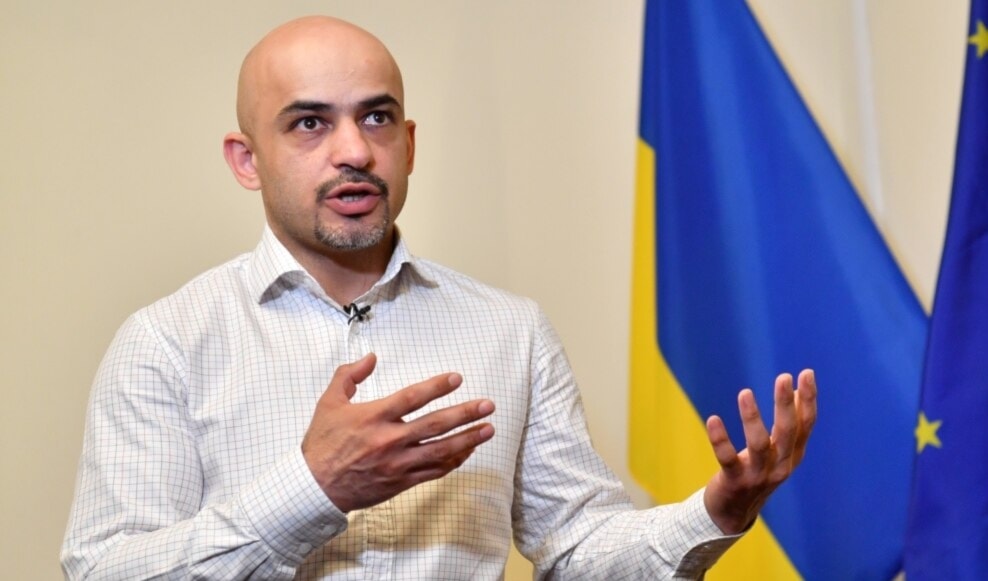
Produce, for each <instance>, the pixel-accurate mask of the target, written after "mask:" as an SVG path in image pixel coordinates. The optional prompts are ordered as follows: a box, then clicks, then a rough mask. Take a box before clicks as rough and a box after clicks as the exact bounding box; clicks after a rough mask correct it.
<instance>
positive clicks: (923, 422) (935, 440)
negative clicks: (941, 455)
mask: <svg viewBox="0 0 988 581" xmlns="http://www.w3.org/2000/svg"><path fill="white" fill-rule="evenodd" d="M942 423H943V420H937V421H935V422H931V421H930V420H928V419H926V414H924V413H923V412H919V423H918V424H916V430H915V432H913V433H915V434H916V453H917V454H918V453H920V452H922V451H923V448H925V447H926V446H927V445H929V446H933V447H934V448H939V447H940V438H939V436H937V430H939V429H940V424H942Z"/></svg>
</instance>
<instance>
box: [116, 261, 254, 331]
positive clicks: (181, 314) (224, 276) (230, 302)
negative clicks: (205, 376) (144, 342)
mask: <svg viewBox="0 0 988 581" xmlns="http://www.w3.org/2000/svg"><path fill="white" fill-rule="evenodd" d="M250 256H251V255H250V254H249V253H246V254H242V255H240V256H237V257H236V258H233V259H232V260H229V261H227V262H225V263H223V264H221V265H219V266H215V267H213V268H211V269H209V270H207V271H205V272H203V273H201V274H199V275H197V276H196V277H194V278H192V279H191V280H189V281H188V282H187V283H185V284H184V285H182V286H181V287H180V288H179V289H178V290H176V291H175V292H173V293H171V294H169V295H167V296H165V297H163V298H161V299H158V300H157V301H155V302H153V303H151V304H150V305H148V306H146V307H144V308H142V309H140V310H139V311H137V312H136V313H134V315H133V317H132V318H133V319H134V320H136V321H137V322H140V323H143V324H146V325H148V326H151V327H156V328H160V327H161V326H165V327H170V326H174V327H181V326H185V325H188V324H190V323H194V322H195V321H202V320H204V319H208V318H211V317H213V316H215V315H216V314H217V313H218V312H224V311H227V310H228V309H229V308H230V307H233V306H234V305H236V304H238V303H242V302H243V301H245V300H250V299H249V292H248V290H247V284H246V283H247V273H246V269H247V263H248V261H249V258H250Z"/></svg>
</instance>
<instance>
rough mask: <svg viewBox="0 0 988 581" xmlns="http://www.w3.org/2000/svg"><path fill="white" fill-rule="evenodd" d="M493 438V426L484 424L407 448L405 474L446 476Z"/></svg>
mask: <svg viewBox="0 0 988 581" xmlns="http://www.w3.org/2000/svg"><path fill="white" fill-rule="evenodd" d="M493 437H494V426H492V425H490V424H487V423H484V424H478V425H476V426H471V427H470V428H469V429H466V430H463V431H461V432H457V433H455V434H451V435H449V436H446V437H443V438H437V439H435V440H430V441H428V442H425V443H423V444H419V445H417V446H414V447H412V448H409V449H408V452H407V455H408V458H407V459H406V462H407V464H406V465H407V469H406V472H408V473H415V472H423V471H437V472H438V473H440V474H439V475H442V474H446V473H448V472H450V471H451V470H453V469H455V468H457V467H459V466H460V465H461V464H463V462H464V461H466V459H467V458H468V457H469V456H470V455H471V454H473V451H474V450H475V449H476V448H477V446H479V445H481V444H483V443H484V442H487V441H488V440H490V439H491V438H493ZM437 477H438V476H437Z"/></svg>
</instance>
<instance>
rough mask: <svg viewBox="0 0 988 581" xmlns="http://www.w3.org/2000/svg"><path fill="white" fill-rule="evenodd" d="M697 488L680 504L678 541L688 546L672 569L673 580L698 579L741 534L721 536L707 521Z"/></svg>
mask: <svg viewBox="0 0 988 581" xmlns="http://www.w3.org/2000/svg"><path fill="white" fill-rule="evenodd" d="M703 492H704V489H703V488H701V489H700V490H698V491H697V492H695V493H693V495H691V496H690V497H689V498H688V499H686V501H685V502H683V512H682V516H681V517H680V518H681V519H682V520H681V522H680V523H679V524H680V526H681V529H680V530H681V531H682V535H683V537H682V540H683V541H684V542H685V543H688V544H689V545H690V548H689V550H687V551H686V553H685V554H684V555H683V558H682V560H681V561H680V562H679V566H678V567H677V568H676V577H687V578H690V579H695V578H699V577H700V576H702V574H703V572H704V571H706V570H707V569H709V568H710V567H712V566H713V565H714V563H716V562H717V560H718V559H720V557H721V555H723V554H724V553H725V552H726V551H727V550H728V549H729V548H731V546H732V545H734V543H736V542H737V541H738V539H740V538H741V537H742V536H744V533H745V532H747V531H748V530H750V528H751V527H748V529H746V530H745V531H744V532H741V533H739V534H736V535H725V534H724V533H723V531H721V530H720V527H718V526H717V524H716V523H715V522H714V521H713V519H711V518H710V513H708V512H707V507H706V505H705V504H704V503H703Z"/></svg>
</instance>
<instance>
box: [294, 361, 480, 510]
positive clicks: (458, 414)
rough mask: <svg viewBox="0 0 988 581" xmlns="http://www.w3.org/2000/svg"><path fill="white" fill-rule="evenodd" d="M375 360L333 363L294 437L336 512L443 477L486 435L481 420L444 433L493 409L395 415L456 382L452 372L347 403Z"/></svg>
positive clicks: (476, 404)
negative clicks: (308, 417) (309, 419)
mask: <svg viewBox="0 0 988 581" xmlns="http://www.w3.org/2000/svg"><path fill="white" fill-rule="evenodd" d="M376 364H377V358H376V356H375V355H374V354H373V353H371V354H368V355H365V356H364V357H363V358H361V359H359V360H357V361H355V362H353V363H349V364H345V365H341V366H340V367H339V368H337V370H336V373H334V374H333V379H332V381H331V382H330V384H329V387H328V388H327V389H326V391H325V392H324V393H323V395H322V397H320V398H319V402H318V403H317V404H316V410H315V413H314V414H313V416H312V422H311V423H310V424H309V429H308V431H307V432H306V434H305V437H304V438H303V440H302V455H303V456H304V457H305V461H306V463H307V464H308V466H309V469H310V470H311V471H312V474H313V475H314V476H315V479H316V482H318V483H319V486H320V487H321V488H322V489H323V491H324V492H325V493H326V495H327V496H328V497H329V499H330V500H331V501H332V502H333V504H334V505H336V507H337V508H339V509H340V510H342V511H344V512H348V511H350V510H354V509H359V508H366V507H368V506H373V505H375V504H378V503H381V502H384V501H385V500H388V499H389V498H391V497H393V496H395V495H397V494H398V493H400V492H402V491H404V490H407V489H409V488H411V487H412V486H415V485H416V484H419V483H421V482H425V481H427V480H434V479H436V478H441V477H443V476H445V475H446V474H448V473H449V472H451V471H452V470H454V469H455V468H457V467H459V466H460V465H461V464H463V462H465V461H466V459H467V458H469V457H470V455H471V454H472V453H473V451H474V449H476V447H477V446H479V445H480V444H482V443H484V442H486V441H487V440H490V439H491V437H493V435H494V427H493V426H492V425H491V424H489V423H481V424H477V425H474V426H470V427H468V428H466V429H463V430H460V431H458V432H455V433H450V432H452V431H454V430H456V429H457V428H460V427H463V426H465V425H467V424H470V423H471V422H475V421H477V420H479V419H481V418H484V417H486V416H488V415H490V414H491V413H493V411H494V403H493V402H491V401H490V400H486V399H483V400H474V401H470V402H466V403H462V404H458V405H455V406H450V407H446V408H443V409H440V410H437V411H434V412H431V413H428V414H426V415H424V416H422V417H420V418H416V419H414V420H410V421H405V420H403V419H402V418H403V417H404V416H406V415H408V414H409V413H411V412H414V411H415V410H418V409H421V408H422V407H424V406H425V405H426V404H428V403H429V402H431V401H433V400H435V399H437V398H440V397H442V396H444V395H447V394H449V393H451V392H452V391H454V390H455V389H456V388H457V387H459V386H460V384H461V383H462V381H463V378H462V377H461V376H460V375H459V374H456V373H445V374H442V375H437V376H435V377H432V378H429V379H427V380H425V381H422V382H420V383H416V384H414V385H410V386H408V387H406V388H404V389H402V390H400V391H397V392H395V393H393V394H391V395H389V396H388V397H385V398H382V399H379V400H376V401H371V402H367V403H357V404H355V403H352V402H351V401H350V400H351V398H353V395H354V394H355V393H356V391H357V384H359V383H360V382H362V381H364V380H365V379H367V377H369V376H370V374H371V372H372V371H373V370H374V367H375V365H376Z"/></svg>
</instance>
